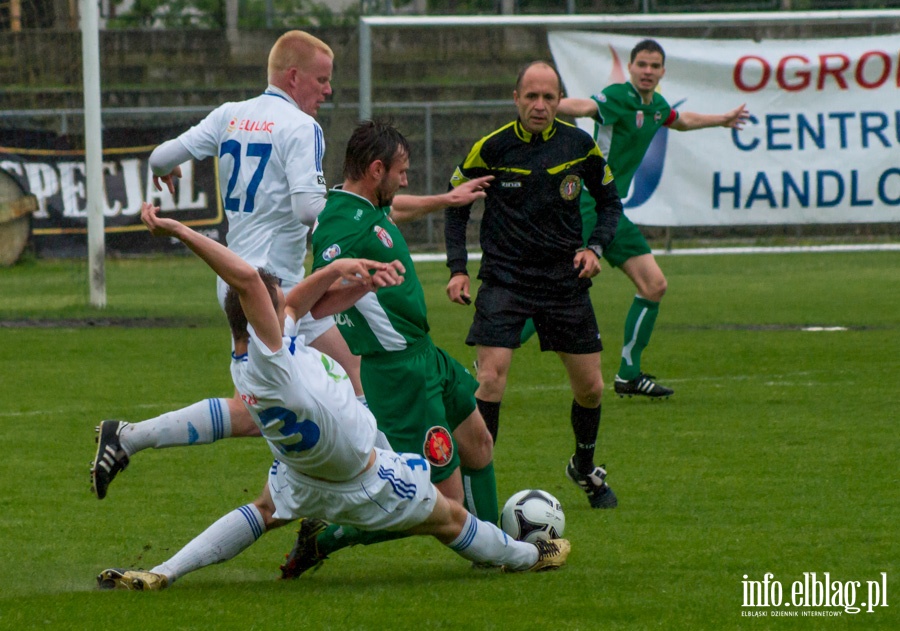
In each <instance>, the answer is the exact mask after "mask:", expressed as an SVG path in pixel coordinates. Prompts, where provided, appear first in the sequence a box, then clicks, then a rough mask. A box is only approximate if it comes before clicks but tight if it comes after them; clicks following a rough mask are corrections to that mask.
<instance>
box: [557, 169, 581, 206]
mask: <svg viewBox="0 0 900 631" xmlns="http://www.w3.org/2000/svg"><path fill="white" fill-rule="evenodd" d="M580 193H581V178H580V177H578V176H577V175H567V176H566V177H564V178H563V181H562V183H561V184H560V185H559V195H560V197H562V198H563V199H565V200H567V201H572V200H573V199H575V198H576V197H578V195H579V194H580Z"/></svg>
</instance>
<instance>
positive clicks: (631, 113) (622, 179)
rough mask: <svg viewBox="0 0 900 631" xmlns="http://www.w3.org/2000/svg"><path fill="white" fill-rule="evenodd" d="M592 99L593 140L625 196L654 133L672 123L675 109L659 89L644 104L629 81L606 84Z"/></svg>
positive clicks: (674, 118) (675, 114) (676, 113)
mask: <svg viewBox="0 0 900 631" xmlns="http://www.w3.org/2000/svg"><path fill="white" fill-rule="evenodd" d="M591 98H592V99H593V100H594V103H596V104H597V113H596V114H595V115H594V120H595V125H594V140H596V141H597V144H598V145H599V146H600V148H601V149H602V150H604V153H605V155H606V161H607V162H608V163H609V168H610V169H611V170H612V172H613V176H614V177H615V178H616V179H615V182H616V188H617V189H618V191H619V196H620V197H622V198H623V199H624V198H625V197H626V196H627V195H628V188H629V187H630V186H631V180H632V178H633V177H634V173H635V171H637V168H638V166H640V164H641V160H643V159H644V154H645V153H647V149H648V148H649V147H650V142H651V141H652V140H653V136H654V135H655V134H656V132H657V131H659V128H660V127H662V126H664V125H666V126H668V125H671V124H672V123H673V122H674V121H675V120H676V119H677V118H678V112H676V111H675V110H673V109H672V107H671V106H670V105H669V104H668V102H667V101H666V99H665V98H663V96H662V95H661V94H660V93H659V92H654V93H653V99H652V100H651V101H650V103H649V104H645V103H644V102H643V100H642V99H641V95H640V94H638V91H637V90H636V89H635V88H634V86H633V85H631V83H616V84H613V85H610V86H607V87H606V88H604V89H603V91H602V92H601V93H600V94H595V95H594V96H592V97H591ZM582 197H584V196H582Z"/></svg>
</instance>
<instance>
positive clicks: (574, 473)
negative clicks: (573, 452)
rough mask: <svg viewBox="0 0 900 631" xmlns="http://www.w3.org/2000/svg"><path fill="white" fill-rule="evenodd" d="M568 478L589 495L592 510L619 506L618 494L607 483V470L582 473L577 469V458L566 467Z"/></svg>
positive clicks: (598, 468)
mask: <svg viewBox="0 0 900 631" xmlns="http://www.w3.org/2000/svg"><path fill="white" fill-rule="evenodd" d="M566 477H567V478H569V479H570V480H572V482H574V483H575V484H577V485H578V486H580V487H581V489H582V490H583V491H584V492H585V493H587V496H588V502H590V503H591V508H615V507H616V506H618V505H619V500H618V499H617V498H616V494H615V493H613V490H612V489H611V488H609V485H608V484H607V483H606V469H604V468H603V467H594V470H593V471H591V472H590V473H587V474H585V473H581V472H580V471H579V470H578V469H576V468H575V456H572V458H570V459H569V464H567V465H566Z"/></svg>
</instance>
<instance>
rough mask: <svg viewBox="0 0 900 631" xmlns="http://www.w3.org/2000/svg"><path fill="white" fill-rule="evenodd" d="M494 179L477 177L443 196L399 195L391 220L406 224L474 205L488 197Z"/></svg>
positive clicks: (489, 176) (492, 177) (392, 205)
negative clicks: (488, 189)
mask: <svg viewBox="0 0 900 631" xmlns="http://www.w3.org/2000/svg"><path fill="white" fill-rule="evenodd" d="M493 179H494V176H493V175H485V176H484V177H477V178H474V179H472V180H469V181H468V182H464V183H462V184H460V185H459V186H457V187H456V188H453V189H451V190H449V191H447V192H446V193H443V194H442V195H397V196H396V197H395V198H394V203H393V204H391V219H393V220H394V223H406V222H408V221H414V220H416V219H419V218H420V217H424V216H425V215H427V214H428V213H433V212H436V211H438V210H443V209H444V208H448V207H450V208H456V207H458V206H466V205H468V204H472V203H474V202H475V200H478V199H484V198H485V197H487V193H486V192H485V189H487V188H488V187H489V186H490V181H491V180H493Z"/></svg>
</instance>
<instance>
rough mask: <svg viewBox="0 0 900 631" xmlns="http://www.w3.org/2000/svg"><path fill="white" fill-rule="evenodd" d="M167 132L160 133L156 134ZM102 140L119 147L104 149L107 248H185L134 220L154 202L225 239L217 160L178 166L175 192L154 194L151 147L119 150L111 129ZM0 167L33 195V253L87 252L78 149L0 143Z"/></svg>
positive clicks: (82, 164)
mask: <svg viewBox="0 0 900 631" xmlns="http://www.w3.org/2000/svg"><path fill="white" fill-rule="evenodd" d="M123 135H126V136H127V134H125V133H123ZM171 135H175V134H171ZM166 137H167V136H165V135H163V134H162V133H161V134H160V138H166ZM117 140H118V141H117ZM22 144H25V143H22ZM29 144H31V143H29ZM35 144H42V145H44V146H46V145H48V144H51V145H52V144H56V145H64V144H65V143H63V142H58V141H57V142H55V143H52V142H48V143H35ZM107 144H109V145H110V146H112V147H116V146H117V145H118V146H119V147H120V148H108V149H104V151H103V173H104V190H105V200H104V222H105V232H106V248H107V251H110V252H117V253H125V254H128V253H139V252H151V251H167V250H173V249H183V246H182V245H181V244H180V243H175V242H171V241H169V240H166V239H154V238H152V237H151V236H150V234H149V233H148V232H147V229H146V228H145V227H144V225H143V224H142V223H141V219H140V210H141V202H142V201H148V202H151V203H153V204H156V205H158V206H159V207H160V208H161V210H162V212H163V213H167V214H170V216H171V217H173V218H174V219H178V220H179V221H183V222H184V223H185V224H187V225H189V226H192V227H194V228H195V229H197V230H200V231H201V232H203V233H204V234H206V235H207V236H210V237H212V238H214V239H217V240H223V239H224V236H225V232H226V224H225V219H224V213H223V212H222V208H221V204H220V202H219V199H220V197H219V195H218V193H217V189H216V186H217V183H216V169H215V167H216V164H215V160H205V161H201V162H193V161H190V162H187V163H185V164H183V165H181V169H182V179H181V180H180V181H179V184H178V186H177V187H176V194H175V195H174V196H173V195H171V194H170V193H169V192H168V190H165V187H163V191H162V192H160V191H157V190H156V188H155V187H154V186H153V174H152V173H151V172H150V167H149V165H148V163H147V159H148V158H149V156H150V152H151V151H152V150H153V148H154V147H155V145H144V146H131V147H123V146H121V145H122V144H123V142H122V139H117V138H115V133H114V132H112V133H109V132H105V133H104V146H106V145H107ZM0 170H2V171H5V172H6V173H7V174H8V175H9V176H11V177H12V178H13V179H15V180H16V181H17V182H18V184H19V186H20V187H21V188H22V189H23V190H24V191H25V193H27V194H30V195H33V196H34V199H35V200H36V206H37V208H36V209H35V210H34V211H33V213H32V229H31V234H32V240H33V242H34V246H35V249H36V250H37V252H38V254H40V255H44V256H74V255H80V254H83V253H84V252H86V250H87V204H86V189H87V187H86V181H85V159H84V151H80V150H74V149H66V148H62V149H60V148H34V144H31V146H3V143H0Z"/></svg>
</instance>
